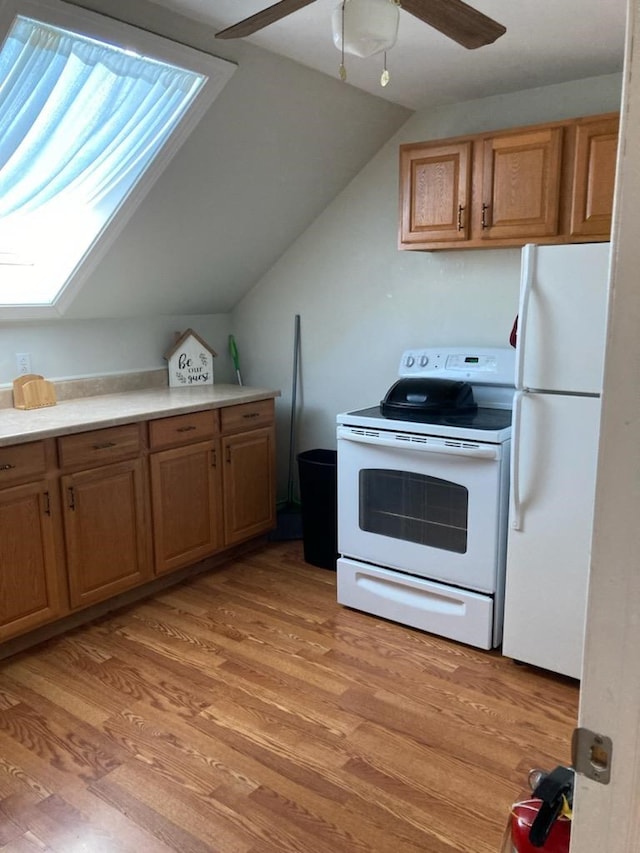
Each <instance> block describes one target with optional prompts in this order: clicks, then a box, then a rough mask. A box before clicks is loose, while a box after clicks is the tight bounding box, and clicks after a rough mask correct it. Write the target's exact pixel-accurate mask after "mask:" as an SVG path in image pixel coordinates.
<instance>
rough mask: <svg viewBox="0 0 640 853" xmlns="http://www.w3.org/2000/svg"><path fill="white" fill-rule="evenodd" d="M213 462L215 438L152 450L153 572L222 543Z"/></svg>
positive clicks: (217, 479)
mask: <svg viewBox="0 0 640 853" xmlns="http://www.w3.org/2000/svg"><path fill="white" fill-rule="evenodd" d="M218 462H219V445H218V443H217V442H214V441H205V442H199V443H198V444H192V445H188V446H186V447H176V448H173V449H171V450H163V451H160V452H159V453H152V454H151V456H150V464H151V505H152V513H153V530H154V542H155V561H154V562H155V571H156V574H162V573H164V572H170V571H173V570H174V569H178V568H180V567H181V566H186V565H189V564H190V563H194V562H196V561H197V560H201V559H203V558H204V557H207V556H209V555H210V554H213V553H214V551H217V550H218V549H219V548H220V547H221V538H222V537H221V531H220V528H221V509H220V505H221V494H222V488H221V482H220V470H219V467H218Z"/></svg>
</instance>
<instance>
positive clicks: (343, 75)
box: [339, 0, 347, 81]
mask: <svg viewBox="0 0 640 853" xmlns="http://www.w3.org/2000/svg"><path fill="white" fill-rule="evenodd" d="M339 73H340V79H341V80H342V81H345V80H346V79H347V68H346V66H345V64H344V0H343V2H342V44H341V47H340V72H339Z"/></svg>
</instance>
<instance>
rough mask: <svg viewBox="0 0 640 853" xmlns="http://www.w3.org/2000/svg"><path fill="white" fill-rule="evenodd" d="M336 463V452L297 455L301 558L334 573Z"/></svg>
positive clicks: (335, 551)
mask: <svg viewBox="0 0 640 853" xmlns="http://www.w3.org/2000/svg"><path fill="white" fill-rule="evenodd" d="M337 464H338V454H337V452H336V451H335V450H306V451H305V452H304V453H299V454H298V475H299V477H300V504H301V510H302V544H303V548H304V559H305V561H306V562H307V563H311V565H312V566H319V567H320V568H321V569H334V570H335V568H336V559H337V557H338V489H337Z"/></svg>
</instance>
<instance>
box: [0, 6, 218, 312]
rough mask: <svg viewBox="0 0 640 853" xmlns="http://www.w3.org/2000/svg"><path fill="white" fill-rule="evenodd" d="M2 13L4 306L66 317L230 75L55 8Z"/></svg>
mask: <svg viewBox="0 0 640 853" xmlns="http://www.w3.org/2000/svg"><path fill="white" fill-rule="evenodd" d="M6 5H7V6H10V7H11V9H10V19H9V20H8V22H3V21H2V20H0V32H1V31H3V30H5V29H6V30H7V35H6V37H5V39H4V42H3V44H2V48H1V49H0V306H1V307H2V308H4V309H5V311H4V312H3V313H4V316H11V315H12V314H13V315H15V314H16V313H18V314H19V316H37V315H42V314H43V313H44V314H48V313H53V312H54V311H56V312H57V313H62V312H63V311H64V307H65V304H68V302H69V301H70V299H71V298H72V296H73V293H74V292H77V288H78V287H79V286H80V284H81V283H82V280H83V278H84V277H86V275H87V274H88V272H90V270H91V269H93V267H94V266H95V263H96V262H97V260H98V259H99V257H100V256H101V254H103V253H104V251H105V249H106V247H107V245H108V243H110V242H111V241H112V240H113V238H114V237H115V235H116V234H117V233H118V231H119V230H120V229H121V228H122V226H123V225H124V223H125V221H126V219H127V218H128V217H129V216H130V215H131V213H132V212H133V210H134V208H135V207H136V206H137V204H138V203H139V201H140V200H141V198H142V196H143V195H144V194H145V192H146V191H147V190H148V189H149V188H150V186H151V184H152V183H153V180H155V178H157V176H158V174H159V173H160V171H161V170H162V168H164V166H165V165H166V163H167V162H168V160H169V158H170V156H172V154H173V153H174V152H175V150H177V148H178V145H179V144H180V143H181V142H182V141H183V139H184V138H186V134H187V132H188V131H190V129H191V128H192V127H193V126H194V124H195V122H196V121H197V119H198V118H200V116H201V115H202V113H203V112H204V111H205V110H206V109H207V108H208V106H209V105H210V103H211V102H212V101H213V99H214V98H215V96H216V95H217V94H218V93H219V91H220V90H221V89H222V87H223V86H224V84H225V83H226V81H227V80H228V79H229V77H230V76H231V74H232V73H233V70H234V66H233V65H231V64H230V63H227V62H224V61H223V60H220V59H216V58H214V57H211V56H206V55H204V54H201V53H198V52H196V51H194V50H191V49H188V48H185V47H182V46H180V45H176V44H174V43H172V42H167V41H166V40H164V39H160V38H157V37H153V36H150V35H149V34H148V33H144V32H141V31H138V30H133V29H132V28H130V27H125V26H124V25H121V24H119V23H117V22H115V21H111V20H109V19H107V18H102V17H100V16H98V15H94V14H93V13H90V12H87V11H86V10H84V9H79V8H76V7H72V6H68V5H67V4H61V3H58V2H55V0H44V2H43V0H13V2H9V3H8V4H6ZM3 8H4V6H3ZM26 306H32V308H31V309H30V310H25V307H26ZM34 306H35V307H36V310H35V311H34V308H33V307H34Z"/></svg>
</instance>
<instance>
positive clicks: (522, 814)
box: [511, 800, 571, 853]
mask: <svg viewBox="0 0 640 853" xmlns="http://www.w3.org/2000/svg"><path fill="white" fill-rule="evenodd" d="M541 804H542V800H523V801H522V802H520V803H516V804H515V805H514V806H513V808H512V809H511V843H512V853H537V851H538V850H543V851H545V853H569V840H570V838H571V821H570V820H569V819H568V818H566V817H562V816H561V817H559V818H558V819H557V820H556V821H555V823H554V824H553V826H552V827H551V831H550V832H549V835H548V837H547V840H546V841H545V843H544V846H543V847H534V846H533V845H532V844H531V842H530V841H529V831H530V829H531V824H532V823H533V822H534V820H535V819H536V815H537V814H538V811H539V809H540V806H541Z"/></svg>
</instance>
